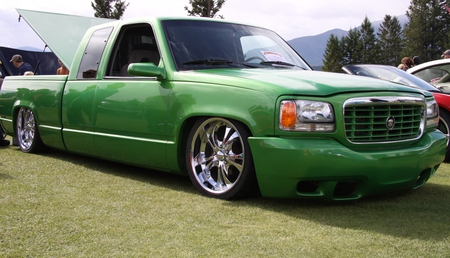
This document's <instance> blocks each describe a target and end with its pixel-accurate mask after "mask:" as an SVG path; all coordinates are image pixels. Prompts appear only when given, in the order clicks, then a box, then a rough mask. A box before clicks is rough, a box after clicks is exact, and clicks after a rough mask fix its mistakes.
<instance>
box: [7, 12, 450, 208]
mask: <svg viewBox="0 0 450 258" xmlns="http://www.w3.org/2000/svg"><path fill="white" fill-rule="evenodd" d="M18 12H19V13H20V15H21V16H22V17H23V18H24V19H25V20H26V21H27V22H28V23H29V24H30V26H31V27H32V28H33V29H34V30H35V31H36V33H37V34H38V35H39V36H40V37H41V38H42V39H43V40H44V41H45V42H46V44H48V46H49V47H50V49H52V51H53V52H54V53H56V55H57V56H58V57H59V58H60V59H61V61H62V62H63V63H64V64H65V65H66V66H67V67H68V68H69V70H70V73H69V75H51V76H48V75H47V76H46V75H37V76H11V77H6V79H5V81H4V83H3V86H2V88H1V91H0V125H1V127H2V129H3V130H4V131H5V132H6V133H7V134H9V135H11V136H17V137H18V139H19V143H20V145H19V146H20V149H21V150H22V151H23V152H38V151H41V150H43V149H44V148H45V147H46V148H52V149H57V150H62V151H67V152H71V153H77V154H82V155H87V156H91V157H97V158H100V159H106V160H111V161H115V162H122V163H126V164H130V165H135V166H141V167H145V168H149V169H154V170H161V171H166V172H170V173H176V174H181V175H188V176H189V177H190V179H191V181H192V183H193V185H194V186H195V187H196V188H197V189H198V190H199V191H200V192H201V193H202V194H204V195H206V196H210V197H216V198H221V199H227V200H230V199H236V198H243V197H247V196H251V195H252V194H254V193H260V194H261V195H262V196H265V197H276V198H280V197H282V198H311V199H324V200H355V199H358V198H361V197H363V196H367V195H373V194H381V193H386V192H392V191H403V190H411V189H416V188H419V187H421V186H422V185H424V184H425V182H426V181H427V180H428V179H429V178H430V177H431V176H432V175H433V174H434V173H435V172H436V170H437V169H438V167H439V165H440V164H441V162H442V161H443V160H444V155H445V150H446V138H445V136H444V135H443V134H442V133H441V132H439V131H437V130H436V127H437V124H438V122H439V113H438V112H439V111H438V106H437V104H436V101H435V99H434V98H433V95H431V93H429V92H424V91H419V90H417V89H413V88H410V87H406V86H403V85H399V84H395V83H392V82H387V81H382V80H376V79H371V78H367V77H358V76H352V75H345V74H336V73H325V72H318V71H312V69H311V68H310V66H309V65H308V64H307V63H306V62H305V61H304V60H303V59H302V58H301V57H300V56H299V55H298V54H297V53H296V52H295V51H294V50H293V49H292V48H291V47H290V46H289V45H288V44H287V43H286V42H285V41H284V40H283V39H282V38H280V37H279V36H278V35H277V34H276V33H274V32H273V31H270V30H267V29H264V28H260V27H257V26H251V25H245V24H239V23H233V22H228V21H225V20H218V19H208V18H193V17H183V18H171V17H167V18H139V19H130V20H120V21H111V20H105V19H95V18H88V17H79V16H71V15H61V14H53V13H44V12H35V11H29V10H18ZM54 24H58V26H60V27H61V28H70V29H67V30H62V31H61V30H59V31H58V32H55V31H53V28H54V26H50V25H54ZM30 158H33V157H31V156H30ZM99 183H101V182H99Z"/></svg>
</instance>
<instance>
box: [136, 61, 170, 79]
mask: <svg viewBox="0 0 450 258" xmlns="http://www.w3.org/2000/svg"><path fill="white" fill-rule="evenodd" d="M128 74H130V75H133V76H145V77H156V78H157V79H158V80H164V79H166V70H165V69H164V68H162V67H159V66H156V65H154V64H153V63H131V64H130V65H129V66H128Z"/></svg>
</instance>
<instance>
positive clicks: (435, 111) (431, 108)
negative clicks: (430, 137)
mask: <svg viewBox="0 0 450 258" xmlns="http://www.w3.org/2000/svg"><path fill="white" fill-rule="evenodd" d="M438 124H439V106H438V104H437V102H436V100H435V99H432V100H430V99H427V127H433V126H437V125H438Z"/></svg>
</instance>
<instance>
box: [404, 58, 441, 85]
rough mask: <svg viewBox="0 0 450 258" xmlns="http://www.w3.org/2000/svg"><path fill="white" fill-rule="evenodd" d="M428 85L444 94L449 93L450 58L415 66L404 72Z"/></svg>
mask: <svg viewBox="0 0 450 258" xmlns="http://www.w3.org/2000/svg"><path fill="white" fill-rule="evenodd" d="M406 72H407V73H410V74H413V75H415V76H417V77H419V78H421V79H422V80H424V81H426V82H428V83H430V84H431V85H433V86H435V87H436V88H438V89H439V90H441V91H442V92H445V93H450V58H449V59H439V60H434V61H430V62H426V63H422V64H419V65H416V66H414V67H412V68H410V69H408V70H407V71H406Z"/></svg>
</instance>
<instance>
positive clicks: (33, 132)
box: [16, 108, 43, 152]
mask: <svg viewBox="0 0 450 258" xmlns="http://www.w3.org/2000/svg"><path fill="white" fill-rule="evenodd" d="M16 129H17V130H16V132H17V138H18V140H19V147H20V149H21V150H22V151H23V152H35V151H37V150H38V149H40V148H41V147H42V145H43V144H42V142H41V139H40V136H39V132H38V131H37V127H36V120H35V117H34V113H33V111H32V110H31V109H28V108H20V109H19V112H18V114H17V123H16Z"/></svg>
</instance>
